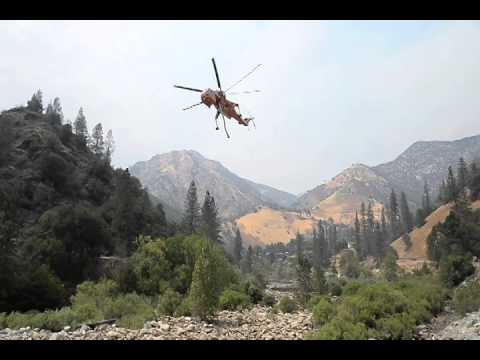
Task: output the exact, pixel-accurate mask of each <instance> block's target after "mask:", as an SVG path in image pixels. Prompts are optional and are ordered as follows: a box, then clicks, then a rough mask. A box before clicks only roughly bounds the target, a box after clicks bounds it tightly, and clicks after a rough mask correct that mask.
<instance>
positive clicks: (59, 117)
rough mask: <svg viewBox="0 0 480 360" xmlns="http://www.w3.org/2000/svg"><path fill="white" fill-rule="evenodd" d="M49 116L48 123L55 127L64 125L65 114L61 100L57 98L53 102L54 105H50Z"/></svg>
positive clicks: (48, 108)
mask: <svg viewBox="0 0 480 360" xmlns="http://www.w3.org/2000/svg"><path fill="white" fill-rule="evenodd" d="M45 114H46V115H47V119H48V121H49V122H50V123H51V124H53V125H57V126H58V125H62V123H63V112H62V105H61V104H60V99H59V98H58V97H57V98H55V99H54V100H53V103H49V104H48V106H47V111H46V113H45Z"/></svg>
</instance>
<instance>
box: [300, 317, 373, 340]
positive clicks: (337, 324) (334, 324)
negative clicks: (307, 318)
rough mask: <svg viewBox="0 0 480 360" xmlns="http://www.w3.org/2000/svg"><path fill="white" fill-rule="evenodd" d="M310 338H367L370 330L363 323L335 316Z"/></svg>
mask: <svg viewBox="0 0 480 360" xmlns="http://www.w3.org/2000/svg"><path fill="white" fill-rule="evenodd" d="M309 338H310V339H313V340H366V339H368V338H369V332H368V329H367V327H366V326H365V325H364V324H362V323H357V324H355V323H352V322H348V321H343V320H341V319H338V318H335V319H333V320H332V321H330V322H328V323H327V324H326V325H325V326H322V328H321V329H320V330H319V331H317V332H315V333H313V334H312V335H311V336H310V337H309Z"/></svg>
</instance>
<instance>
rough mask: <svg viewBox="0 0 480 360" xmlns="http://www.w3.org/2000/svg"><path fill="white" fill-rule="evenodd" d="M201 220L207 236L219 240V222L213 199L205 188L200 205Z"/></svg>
mask: <svg viewBox="0 0 480 360" xmlns="http://www.w3.org/2000/svg"><path fill="white" fill-rule="evenodd" d="M202 220H203V225H204V227H205V230H206V233H207V237H208V238H209V239H210V240H212V241H215V242H220V222H219V221H218V213H217V206H216V205H215V199H214V197H213V196H211V195H210V192H209V191H208V190H207V192H206V194H205V200H204V202H203V206H202Z"/></svg>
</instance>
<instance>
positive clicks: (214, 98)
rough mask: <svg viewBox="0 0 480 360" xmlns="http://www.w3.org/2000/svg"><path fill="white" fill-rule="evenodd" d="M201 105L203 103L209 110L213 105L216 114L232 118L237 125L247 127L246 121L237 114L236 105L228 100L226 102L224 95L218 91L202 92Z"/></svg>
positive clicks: (208, 90)
mask: <svg viewBox="0 0 480 360" xmlns="http://www.w3.org/2000/svg"><path fill="white" fill-rule="evenodd" d="M201 99H202V103H204V104H205V105H206V106H208V107H209V108H210V107H211V106H212V105H213V106H215V108H216V109H217V111H218V112H220V113H222V114H223V115H224V116H226V117H227V118H228V119H231V118H234V119H235V120H237V121H238V123H239V124H241V125H245V126H248V123H247V121H245V120H244V119H243V118H242V115H241V114H239V113H237V111H236V109H235V108H236V107H238V104H237V103H234V102H232V101H230V100H227V98H226V96H225V93H224V92H223V91H220V90H217V91H215V90H212V89H207V90H205V91H204V92H202V95H201Z"/></svg>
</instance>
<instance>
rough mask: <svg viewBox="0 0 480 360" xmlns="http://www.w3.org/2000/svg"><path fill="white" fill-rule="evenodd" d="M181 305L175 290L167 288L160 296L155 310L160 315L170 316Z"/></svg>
mask: <svg viewBox="0 0 480 360" xmlns="http://www.w3.org/2000/svg"><path fill="white" fill-rule="evenodd" d="M181 303H182V296H181V295H180V294H179V293H177V292H176V291H175V290H173V289H170V288H168V289H167V290H166V291H165V292H164V293H163V294H162V295H161V297H160V301H159V303H158V306H157V310H158V312H159V313H160V314H163V315H170V316H172V315H173V314H175V311H176V310H177V308H178V307H179V306H180V304H181Z"/></svg>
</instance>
